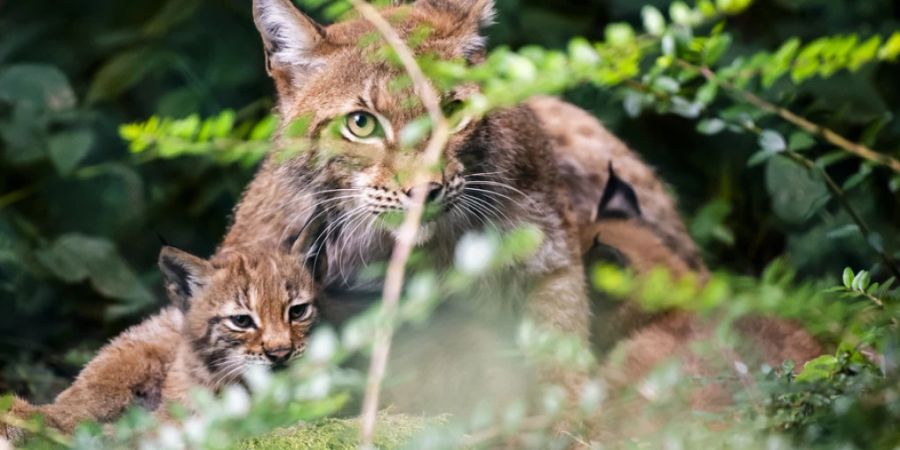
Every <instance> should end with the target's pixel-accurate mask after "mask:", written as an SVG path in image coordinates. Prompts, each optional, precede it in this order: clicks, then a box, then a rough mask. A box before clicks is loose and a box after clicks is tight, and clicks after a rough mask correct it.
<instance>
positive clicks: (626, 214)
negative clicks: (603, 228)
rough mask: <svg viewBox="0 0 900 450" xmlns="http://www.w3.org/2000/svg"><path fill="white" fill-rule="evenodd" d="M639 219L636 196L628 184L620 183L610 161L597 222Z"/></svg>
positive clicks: (639, 212) (639, 211)
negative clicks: (611, 219)
mask: <svg viewBox="0 0 900 450" xmlns="http://www.w3.org/2000/svg"><path fill="white" fill-rule="evenodd" d="M639 217H641V205H640V203H638V198H637V194H635V192H634V189H633V188H632V187H631V185H630V184H628V183H626V182H624V181H622V179H621V178H619V177H618V176H617V175H616V172H615V170H613V165H612V161H610V162H609V179H608V180H606V188H604V189H603V195H602V196H601V197H600V206H599V207H598V208H597V220H600V219H610V218H621V219H634V218H639Z"/></svg>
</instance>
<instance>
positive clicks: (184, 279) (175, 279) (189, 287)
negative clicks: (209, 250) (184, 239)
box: [159, 246, 213, 310]
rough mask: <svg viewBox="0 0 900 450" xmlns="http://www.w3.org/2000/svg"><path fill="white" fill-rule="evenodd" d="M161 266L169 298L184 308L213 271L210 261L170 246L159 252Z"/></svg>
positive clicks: (185, 308)
mask: <svg viewBox="0 0 900 450" xmlns="http://www.w3.org/2000/svg"><path fill="white" fill-rule="evenodd" d="M159 268H160V269H161V270H162V273H163V279H164V280H165V283H166V292H167V293H168V294H169V299H170V300H171V301H172V302H173V303H175V305H177V306H178V307H179V308H181V309H182V310H187V308H188V306H189V305H190V300H191V298H192V297H194V296H195V295H197V293H199V292H200V291H201V290H202V289H203V287H204V286H205V285H206V279H207V278H208V277H209V276H210V275H211V274H212V271H213V267H212V264H210V263H209V262H208V261H206V260H204V259H201V258H198V257H196V256H194V255H192V254H190V253H187V252H184V251H181V250H178V249H177V248H175V247H169V246H165V247H163V248H162V250H161V251H160V252H159Z"/></svg>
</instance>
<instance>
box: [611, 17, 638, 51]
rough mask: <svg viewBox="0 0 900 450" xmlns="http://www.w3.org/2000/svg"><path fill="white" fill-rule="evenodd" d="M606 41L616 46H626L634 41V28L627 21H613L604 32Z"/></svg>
mask: <svg viewBox="0 0 900 450" xmlns="http://www.w3.org/2000/svg"><path fill="white" fill-rule="evenodd" d="M604 36H605V37H606V42H607V43H608V44H610V45H614V46H624V45H628V44H630V43H632V42H634V29H633V28H631V25H629V24H628V23H626V22H618V23H611V24H609V25H607V26H606V30H605V32H604Z"/></svg>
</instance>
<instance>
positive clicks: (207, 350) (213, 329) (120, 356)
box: [2, 248, 317, 437]
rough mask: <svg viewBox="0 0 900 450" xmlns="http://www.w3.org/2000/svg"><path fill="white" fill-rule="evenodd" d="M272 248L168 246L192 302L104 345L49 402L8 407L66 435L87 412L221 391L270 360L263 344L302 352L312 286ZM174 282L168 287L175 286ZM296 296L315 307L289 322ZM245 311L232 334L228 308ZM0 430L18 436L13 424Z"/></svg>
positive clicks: (116, 411) (106, 417)
mask: <svg viewBox="0 0 900 450" xmlns="http://www.w3.org/2000/svg"><path fill="white" fill-rule="evenodd" d="M268 250H269V249H266V250H265V251H259V250H257V251H255V252H250V251H246V250H244V251H242V252H234V251H224V252H220V253H219V254H217V255H216V256H215V257H214V258H213V259H211V260H210V261H204V260H202V259H199V258H195V257H191V256H189V255H187V254H184V253H183V252H180V251H177V250H174V249H169V248H167V249H164V250H163V252H162V253H161V256H160V260H161V265H165V263H163V262H164V261H167V263H169V264H180V266H179V267H182V268H183V269H184V270H185V271H186V272H187V273H189V274H190V275H189V277H190V281H189V282H190V283H196V284H194V285H193V287H194V288H195V289H196V290H194V291H192V292H191V294H190V298H188V299H185V300H187V303H188V304H187V305H186V306H187V310H186V311H183V310H181V309H179V308H176V307H168V308H165V309H164V310H163V311H162V312H160V313H159V314H157V315H155V316H153V317H151V318H149V319H147V320H145V321H144V322H143V323H141V324H139V325H136V326H134V327H132V328H129V329H128V330H126V331H124V332H123V333H122V334H120V335H119V336H117V337H116V338H115V339H113V340H112V341H111V342H110V343H109V344H107V345H106V346H104V347H103V348H101V349H100V351H99V352H98V354H97V356H96V357H94V359H92V360H91V361H90V362H89V363H88V364H87V365H86V366H85V368H84V369H83V370H82V371H81V373H80V374H79V375H78V377H77V378H76V379H75V381H74V382H73V383H72V386H70V387H69V388H68V389H66V390H65V391H63V392H62V393H61V394H59V396H57V398H56V399H55V400H54V402H53V403H51V404H49V405H43V406H32V405H30V404H28V403H27V402H25V401H24V400H22V399H18V398H17V399H15V402H14V404H13V408H12V411H11V413H12V414H14V415H16V416H18V417H21V418H29V417H31V416H32V415H34V414H40V415H42V416H43V417H44V420H45V422H46V423H47V424H48V425H50V426H52V427H54V428H57V429H59V430H61V431H63V432H66V433H69V432H72V431H73V430H74V427H75V426H76V425H77V424H79V423H81V422H84V421H87V420H92V421H98V422H111V421H114V420H116V419H117V418H118V417H119V416H120V415H121V414H122V412H124V410H125V409H126V408H127V407H129V406H141V407H144V408H146V409H148V410H156V411H158V412H159V414H160V415H161V416H162V417H165V415H166V414H165V411H166V410H165V408H160V406H161V405H163V404H165V403H169V402H179V403H184V402H185V401H186V400H188V398H187V393H188V392H189V391H190V390H191V389H195V388H200V387H202V388H207V389H211V390H218V389H219V388H221V387H222V386H224V385H225V384H228V383H231V382H233V381H235V380H236V379H237V378H239V377H240V375H241V374H242V373H243V371H244V370H245V369H246V367H247V366H249V365H251V364H261V365H271V364H272V363H271V362H270V361H268V360H267V359H266V357H265V356H264V353H265V351H267V350H271V349H273V348H286V349H289V351H290V353H289V354H287V356H285V358H286V359H292V358H295V357H298V356H299V355H301V354H302V352H303V350H304V348H305V345H306V344H305V342H306V336H307V334H308V333H309V330H310V327H311V326H312V324H313V323H314V321H315V319H316V316H317V315H316V313H315V308H314V306H311V303H310V302H312V300H313V296H314V295H315V293H316V290H315V286H314V285H313V281H312V278H311V277H310V275H309V274H308V273H307V272H306V271H305V270H303V269H302V267H301V266H300V265H299V263H298V261H297V259H296V258H294V257H293V256H291V255H287V254H283V253H278V252H276V253H275V254H269V252H268ZM164 272H165V270H164ZM172 283H174V282H173V281H171V280H170V283H169V286H168V287H169V289H170V293H172V292H173V291H175V290H177V289H176V287H175V286H173V285H172ZM175 284H177V283H175ZM173 295H177V294H173ZM173 300H174V301H176V303H177V302H178V301H179V300H180V299H177V298H173ZM297 304H309V305H310V306H309V307H310V308H312V310H311V313H310V315H309V316H308V317H305V318H304V319H302V320H297V321H290V322H289V321H287V320H285V318H286V316H285V314H287V308H289V306H291V305H297ZM243 311H247V312H248V314H251V315H253V317H254V320H255V321H257V327H258V328H257V329H253V330H247V331H241V332H235V331H234V330H231V329H229V327H227V326H224V321H227V320H229V319H228V317H229V316H230V315H233V314H236V313H240V312H243ZM226 361H228V362H227V363H226ZM2 431H4V432H5V434H6V435H7V436H11V437H18V436H19V435H20V433H19V432H18V430H15V429H12V428H7V429H6V430H2Z"/></svg>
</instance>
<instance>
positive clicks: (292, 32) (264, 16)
mask: <svg viewBox="0 0 900 450" xmlns="http://www.w3.org/2000/svg"><path fill="white" fill-rule="evenodd" d="M253 22H254V23H256V28H257V29H258V30H259V34H260V35H261V36H262V40H263V45H264V46H265V49H266V71H267V72H268V73H269V75H271V76H273V77H275V76H276V74H277V73H278V72H282V71H287V70H290V71H291V74H292V75H294V74H296V73H298V72H302V71H306V70H311V69H315V68H316V67H318V66H321V65H322V64H323V61H322V60H321V59H320V58H317V57H316V56H315V54H314V51H315V49H316V47H318V46H319V45H320V44H321V43H322V42H324V41H325V30H324V28H322V26H321V25H319V24H318V23H316V22H315V21H314V20H312V19H310V18H309V17H307V16H306V15H305V14H303V13H302V12H300V10H298V9H297V8H296V7H295V6H294V4H293V3H292V2H291V1H290V0H253Z"/></svg>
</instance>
